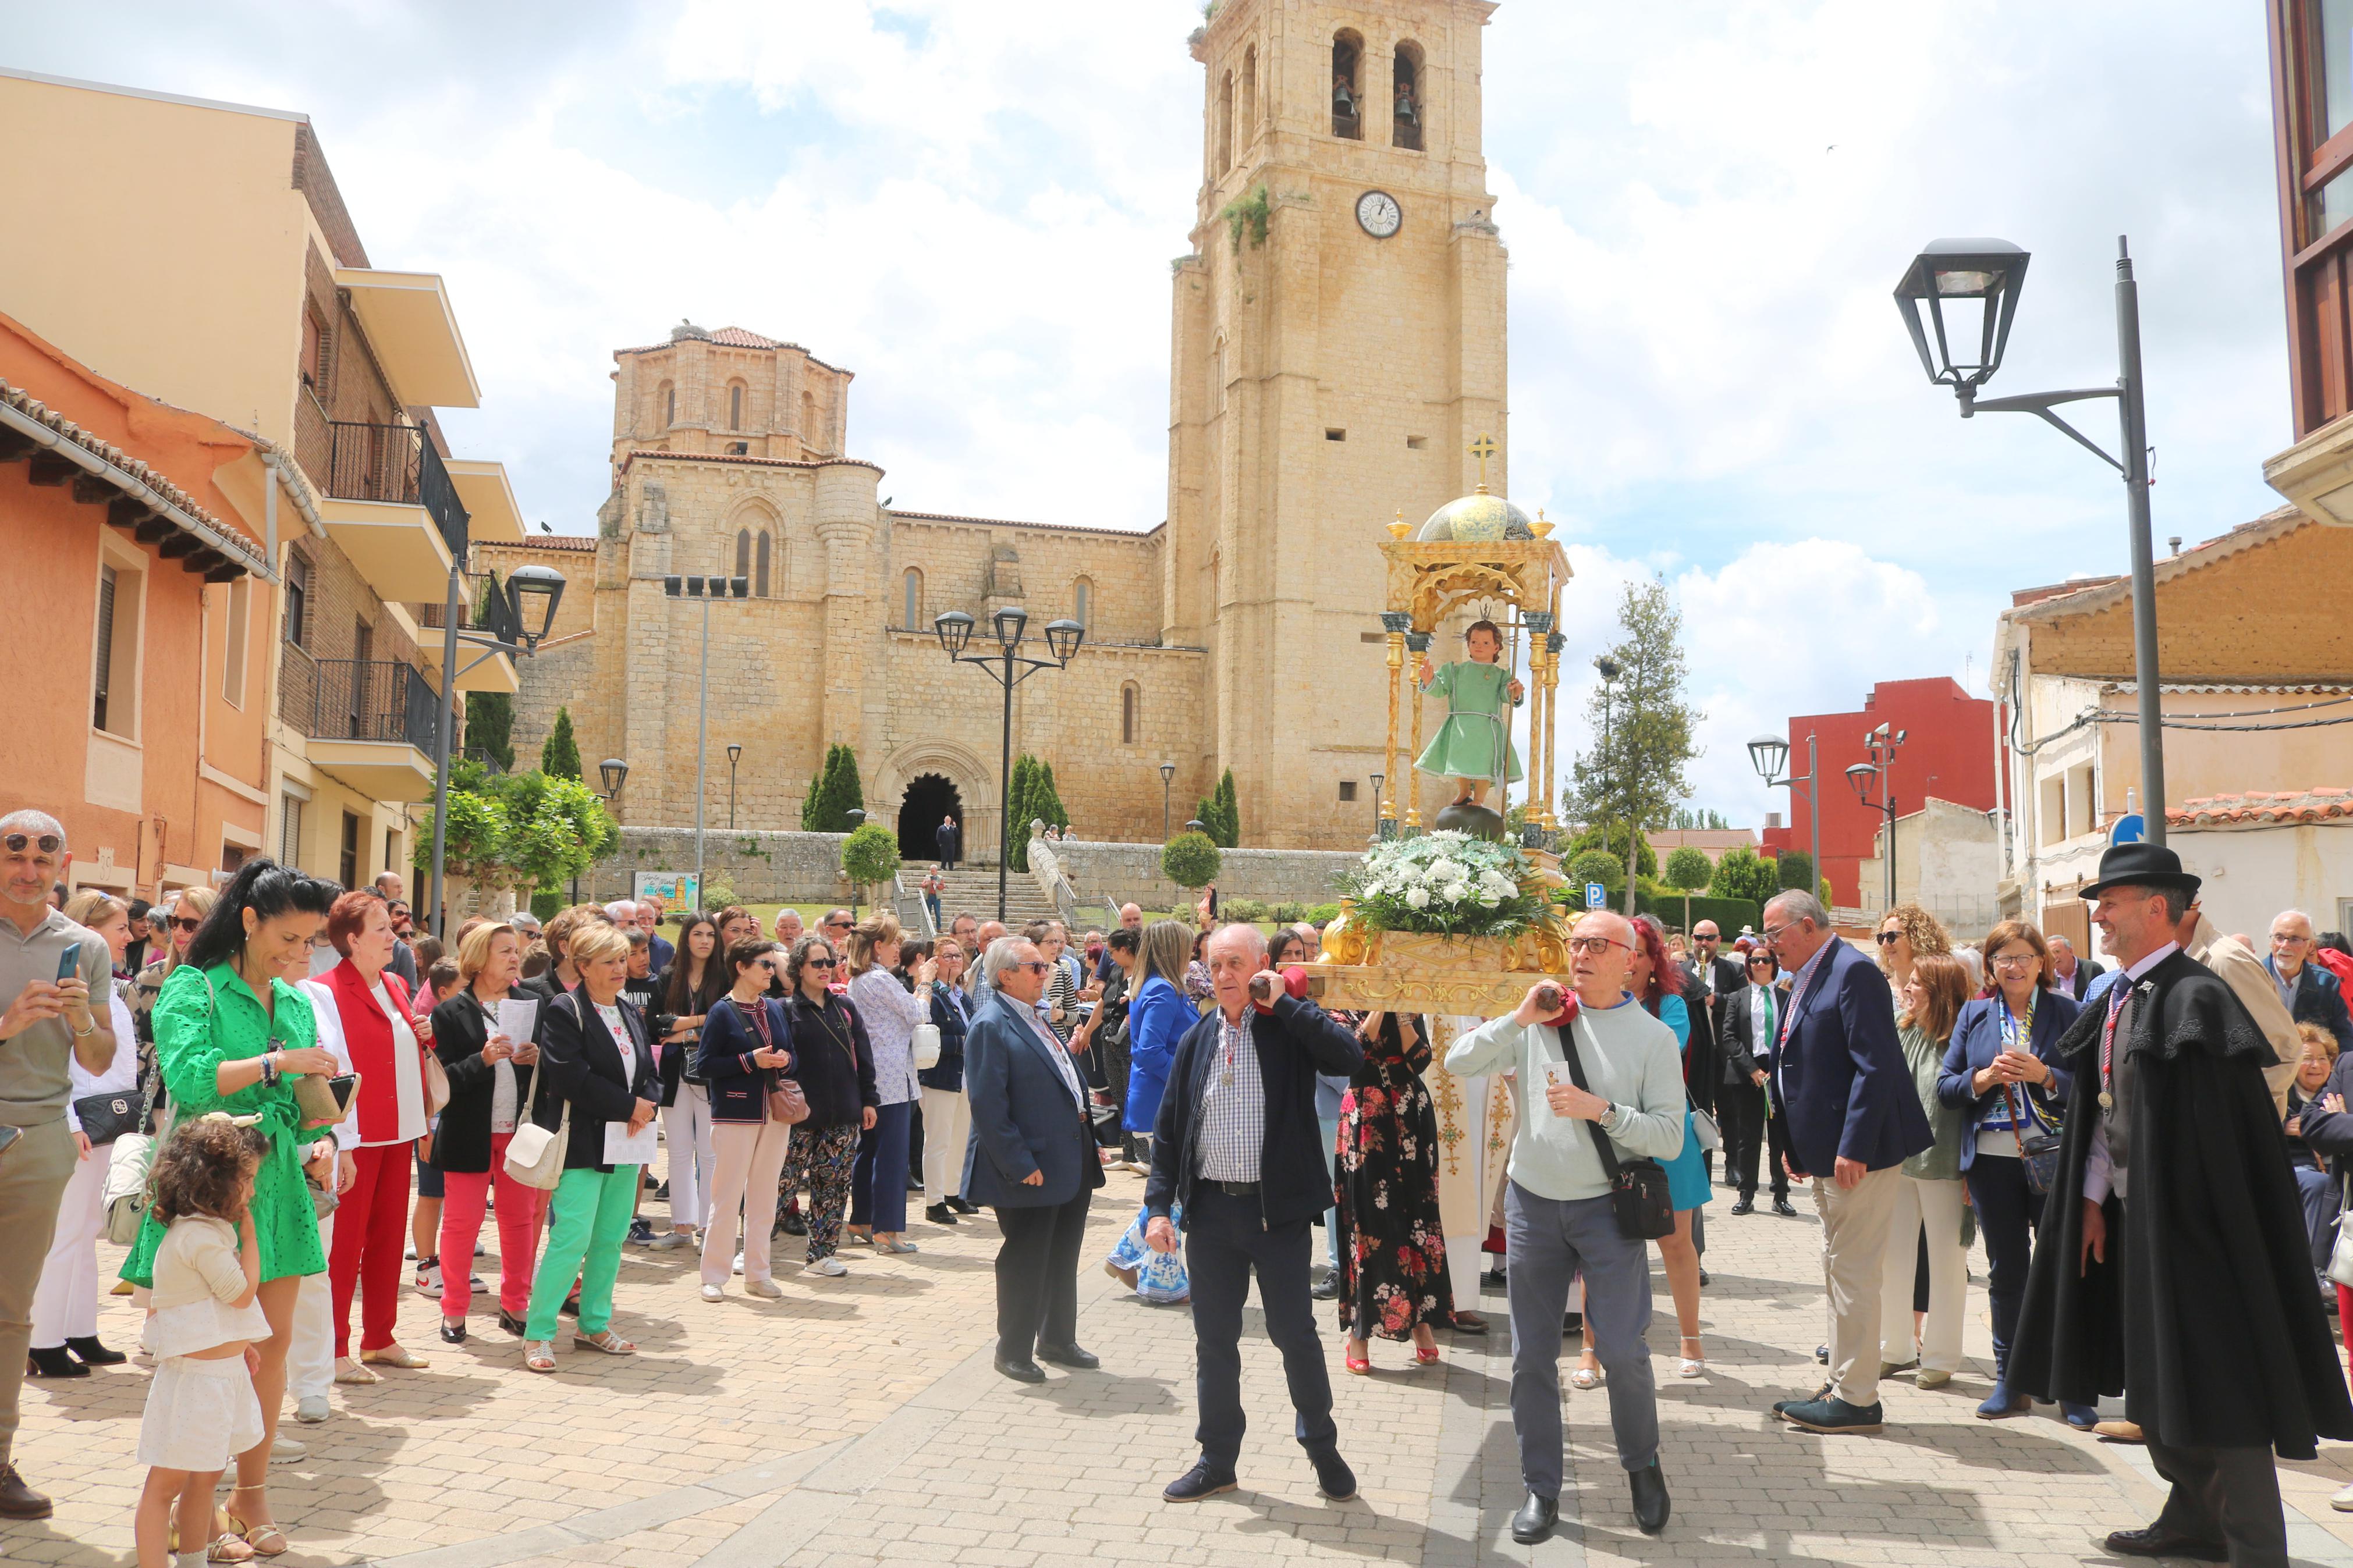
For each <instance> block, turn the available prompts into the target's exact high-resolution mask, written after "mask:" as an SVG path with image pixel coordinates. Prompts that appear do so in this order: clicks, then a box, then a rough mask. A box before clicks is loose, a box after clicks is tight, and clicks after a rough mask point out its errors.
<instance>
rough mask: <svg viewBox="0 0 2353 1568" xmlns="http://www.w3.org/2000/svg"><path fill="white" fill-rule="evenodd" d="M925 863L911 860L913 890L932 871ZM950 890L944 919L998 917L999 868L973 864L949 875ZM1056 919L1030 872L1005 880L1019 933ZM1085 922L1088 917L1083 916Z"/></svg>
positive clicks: (1009, 917)
mask: <svg viewBox="0 0 2353 1568" xmlns="http://www.w3.org/2000/svg"><path fill="white" fill-rule="evenodd" d="M929 869H930V865H929V864H928V863H926V862H924V861H920V860H911V861H909V862H908V863H907V866H906V869H905V870H904V871H903V872H902V875H903V876H905V877H906V879H907V884H908V886H910V887H913V885H915V884H916V883H917V882H919V881H921V880H922V879H923V873H924V872H925V871H928V870H929ZM947 882H948V885H947V889H946V891H944V892H943V893H942V894H940V911H941V914H942V916H943V918H944V919H945V920H951V921H952V920H954V919H955V917H956V916H957V914H959V913H962V912H969V913H972V914H976V915H978V916H979V917H980V918H981V919H982V920H985V921H987V920H994V919H996V918H997V868H996V867H995V866H994V865H989V866H986V867H977V866H974V865H972V864H970V863H969V862H967V863H965V864H963V865H959V866H958V867H957V868H955V870H953V871H950V872H949V873H947ZM1053 918H1055V914H1054V904H1053V900H1050V899H1049V898H1047V897H1046V895H1045V893H1044V892H1042V891H1041V890H1039V887H1038V883H1037V879H1035V878H1033V877H1031V876H1030V875H1029V872H1027V871H1021V870H1015V871H1010V872H1008V873H1007V874H1006V879H1005V923H1006V925H1007V926H1008V927H1009V928H1011V929H1012V930H1014V931H1019V930H1020V929H1021V928H1022V927H1023V926H1025V925H1027V924H1028V923H1029V921H1041V920H1051V919H1053ZM1080 918H1081V919H1082V920H1083V919H1086V918H1088V917H1087V916H1086V915H1084V914H1082V915H1081V917H1080Z"/></svg>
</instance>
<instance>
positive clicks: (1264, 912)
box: [1218, 898, 1274, 921]
mask: <svg viewBox="0 0 2353 1568" xmlns="http://www.w3.org/2000/svg"><path fill="white" fill-rule="evenodd" d="M1218 918H1219V920H1225V921H1264V920H1272V919H1273V918H1274V915H1273V914H1272V912H1271V910H1268V908H1267V906H1266V904H1265V903H1264V902H1263V901H1261V900H1258V899H1243V898H1232V899H1219V900H1218Z"/></svg>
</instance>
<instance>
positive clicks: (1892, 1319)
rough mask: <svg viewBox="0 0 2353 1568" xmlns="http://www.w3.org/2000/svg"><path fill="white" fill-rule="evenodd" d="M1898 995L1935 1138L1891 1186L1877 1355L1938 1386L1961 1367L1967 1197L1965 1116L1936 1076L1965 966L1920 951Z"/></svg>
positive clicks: (1964, 998) (1899, 1023)
mask: <svg viewBox="0 0 2353 1568" xmlns="http://www.w3.org/2000/svg"><path fill="white" fill-rule="evenodd" d="M1882 945H1883V946H1884V945H1885V944H1882ZM1902 996H1903V1005H1902V1007H1901V1008H1900V1009H1899V1010H1898V1011H1897V1013H1896V1016H1895V1025H1896V1034H1897V1036H1898V1037H1899V1038H1901V1039H1902V1041H1903V1042H1904V1059H1905V1062H1906V1063H1907V1064H1908V1065H1909V1066H1910V1067H1911V1069H1912V1079H1913V1088H1914V1091H1915V1093H1917V1094H1918V1095H1919V1097H1920V1106H1921V1109H1922V1110H1925V1111H1926V1112H1927V1115H1928V1125H1929V1127H1930V1129H1931V1130H1933V1131H1935V1133H1936V1142H1934V1143H1932V1144H1930V1145H1929V1146H1928V1147H1927V1148H1926V1149H1923V1150H1922V1151H1920V1152H1918V1153H1917V1154H1915V1155H1913V1156H1912V1157H1911V1158H1910V1159H1908V1160H1906V1161H1905V1162H1904V1180H1903V1182H1902V1184H1899V1185H1898V1186H1897V1188H1896V1191H1895V1212H1894V1215H1893V1216H1892V1217H1891V1218H1890V1219H1889V1220H1888V1226H1887V1259H1886V1268H1885V1270H1884V1272H1883V1274H1882V1276H1881V1283H1880V1293H1879V1301H1880V1324H1881V1327H1880V1335H1879V1340H1880V1349H1879V1359H1880V1362H1881V1363H1882V1364H1883V1365H1885V1366H1889V1367H1893V1368H1895V1369H1897V1370H1899V1371H1900V1370H1902V1369H1903V1368H1904V1367H1905V1366H1907V1365H1910V1364H1913V1363H1917V1364H1918V1366H1919V1369H1920V1370H1919V1373H1918V1375H1917V1376H1916V1377H1915V1380H1914V1381H1915V1382H1916V1383H1917V1384H1919V1385H1920V1386H1921V1387H1922V1388H1942V1387H1943V1386H1944V1385H1945V1384H1948V1383H1950V1382H1952V1380H1953V1373H1955V1372H1957V1371H1958V1370H1959V1369H1960V1364H1961V1310H1962V1300H1963V1298H1964V1297H1965V1296H1966V1295H1967V1294H1968V1288H1969V1248H1968V1234H1969V1221H1968V1197H1967V1194H1966V1193H1965V1192H1964V1191H1963V1188H1962V1184H1961V1138H1962V1135H1963V1133H1964V1132H1965V1131H1966V1130H1967V1127H1968V1118H1967V1117H1966V1116H1964V1115H1963V1114H1962V1113H1961V1112H1960V1110H1958V1109H1957V1108H1956V1107H1953V1106H1949V1105H1947V1104H1945V1103H1943V1102H1942V1101H1941V1100H1938V1098H1937V1096H1936V1079H1937V1076H1938V1075H1939V1073H1940V1072H1941V1071H1942V1068H1943V1063H1944V1060H1945V1047H1946V1046H1947V1043H1948V1042H1949V1041H1950V1040H1951V1039H1952V1037H1953V1026H1954V1025H1955V1024H1957V1022H1959V1020H1960V1016H1961V1009H1962V1008H1964V1007H1966V1006H1968V1001H1969V967H1968V964H1966V963H1962V962H1961V961H1960V960H1959V959H1957V958H1956V957H1954V956H1953V955H1952V954H1951V953H1949V952H1921V953H1917V954H1915V956H1914V957H1913V959H1912V961H1911V963H1910V966H1909V969H1908V972H1907V973H1906V974H1905V981H1904V988H1903V992H1902ZM1924 1258H1925V1259H1926V1261H1925V1262H1924V1261H1923V1259H1924ZM1907 1309H1909V1310H1910V1316H1909V1317H1908V1318H1907V1317H1906V1315H1905V1313H1906V1310H1907ZM1915 1338H1916V1343H1915Z"/></svg>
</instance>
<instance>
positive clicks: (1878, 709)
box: [1762, 675, 1995, 905]
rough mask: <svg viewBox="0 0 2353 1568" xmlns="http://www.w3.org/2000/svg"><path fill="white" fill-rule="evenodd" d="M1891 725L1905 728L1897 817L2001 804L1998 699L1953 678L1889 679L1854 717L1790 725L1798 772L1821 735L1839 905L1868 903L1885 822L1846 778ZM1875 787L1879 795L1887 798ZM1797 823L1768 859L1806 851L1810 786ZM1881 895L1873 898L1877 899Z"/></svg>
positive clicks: (1824, 869) (1768, 847)
mask: <svg viewBox="0 0 2353 1568" xmlns="http://www.w3.org/2000/svg"><path fill="white" fill-rule="evenodd" d="M1882 724H1885V725H1886V726H1888V728H1889V729H1890V730H1891V731H1895V730H1901V731H1905V742H1904V745H1903V747H1902V749H1900V750H1899V751H1898V752H1896V753H1895V768H1894V779H1895V805H1896V811H1897V813H1898V815H1901V814H1903V813H1905V812H1912V811H1917V810H1919V809H1920V804H1921V802H1922V801H1923V800H1925V799H1926V797H1927V796H1929V795H1935V796H1936V797H1937V798H1938V799H1940V800H1949V801H1952V802H1953V803H1955V804H1956V805H1968V806H1974V807H1976V808H1977V809H1978V810H1980V811H1991V810H1992V809H1993V808H1994V805H1995V801H1994V725H1993V703H1992V702H1991V701H1990V700H1988V699H1986V698H1983V697H1972V696H1970V695H1969V694H1968V692H1967V691H1964V690H1962V689H1961V686H1960V683H1959V682H1958V681H1957V680H1954V679H1950V678H1949V677H1947V676H1941V675H1940V676H1935V677H1932V678H1930V679H1926V680H1883V681H1881V682H1879V683H1878V684H1877V685H1875V686H1873V688H1872V689H1871V695H1870V696H1868V697H1866V698H1864V699H1863V701H1862V707H1861V708H1860V709H1858V710H1855V711H1854V712H1852V713H1810V714H1803V715H1800V716H1799V717H1797V718H1794V719H1791V720H1790V721H1789V728H1788V741H1789V769H1790V771H1792V772H1796V773H1802V772H1804V771H1805V766H1806V737H1807V735H1808V734H1811V735H1813V737H1814V739H1815V745H1816V748H1817V751H1818V753H1819V756H1820V776H1821V796H1822V798H1821V808H1822V866H1821V875H1823V876H1824V877H1827V878H1829V879H1830V884H1831V896H1832V898H1833V900H1834V901H1836V902H1837V903H1840V904H1846V905H1852V904H1857V903H1861V902H1863V901H1865V900H1862V897H1861V892H1862V889H1861V887H1860V881H1861V868H1862V862H1863V861H1865V860H1867V859H1869V858H1871V856H1872V847H1873V846H1872V836H1873V834H1874V833H1876V832H1877V831H1878V829H1879V826H1880V824H1881V823H1882V822H1883V821H1884V820H1885V817H1884V816H1883V814H1882V813H1881V812H1880V811H1879V809H1878V808H1877V806H1876V805H1863V803H1862V801H1861V800H1859V799H1857V798H1856V796H1855V793H1854V789H1853V787H1852V785H1850V784H1848V783H1847V781H1846V770H1847V769H1848V768H1849V767H1851V766H1852V765H1853V764H1854V763H1863V762H1869V761H1870V760H1871V758H1870V754H1869V752H1867V751H1866V750H1865V749H1864V739H1865V737H1866V736H1868V735H1869V734H1870V733H1871V731H1873V730H1875V729H1877V728H1878V727H1879V726H1880V725H1882ZM1878 798H1879V797H1878V794H1877V792H1876V791H1875V790H1874V792H1873V801H1874V802H1875V801H1876V800H1877V799H1878ZM1788 800H1789V805H1788V811H1787V813H1786V814H1785V816H1786V819H1787V821H1788V823H1789V826H1787V827H1768V828H1766V829H1765V830H1764V833H1763V835H1762V837H1763V840H1764V853H1766V854H1767V855H1778V854H1780V853H1781V852H1782V851H1783V850H1787V849H1795V850H1797V851H1799V852H1800V853H1803V852H1804V850H1805V847H1806V841H1807V834H1808V831H1809V820H1808V816H1807V803H1806V797H1805V793H1804V791H1803V790H1802V789H1792V790H1791V791H1790V792H1789V796H1788ZM1876 897H1877V894H1876V893H1874V894H1873V898H1874V900H1875V899H1876Z"/></svg>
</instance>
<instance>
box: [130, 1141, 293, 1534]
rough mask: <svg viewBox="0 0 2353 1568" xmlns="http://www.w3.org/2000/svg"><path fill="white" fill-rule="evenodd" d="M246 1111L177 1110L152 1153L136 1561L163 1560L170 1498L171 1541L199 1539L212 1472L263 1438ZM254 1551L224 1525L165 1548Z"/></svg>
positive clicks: (257, 1148) (206, 1520)
mask: <svg viewBox="0 0 2353 1568" xmlns="http://www.w3.org/2000/svg"><path fill="white" fill-rule="evenodd" d="M256 1120H257V1119H256V1118H253V1117H239V1116H230V1115H228V1114H227V1113H226V1112H223V1111H215V1112H213V1113H212V1114H211V1115H209V1116H200V1117H197V1118H196V1119H195V1120H194V1121H185V1122H183V1123H181V1124H180V1126H179V1128H178V1129H177V1130H176V1131H174V1133H173V1134H172V1137H171V1141H170V1142H168V1143H166V1144H165V1145H164V1150H163V1152H161V1153H160V1154H158V1155H157V1156H156V1158H155V1174H154V1205H153V1206H154V1214H155V1217H156V1218H157V1219H158V1220H161V1221H163V1222H164V1224H165V1225H167V1226H169V1227H170V1228H169V1229H168V1230H167V1231H166V1232H165V1233H164V1241H163V1245H162V1246H161V1247H158V1248H157V1249H156V1253H155V1287H154V1295H153V1303H152V1305H153V1312H152V1314H151V1315H150V1316H149V1317H148V1319H147V1326H146V1331H145V1332H144V1333H143V1334H142V1336H141V1338H142V1343H144V1344H145V1346H146V1348H147V1350H148V1351H149V1352H151V1353H152V1354H153V1356H154V1357H155V1378H154V1381H153V1383H151V1384H149V1385H148V1388H147V1413H146V1415H145V1416H144V1417H143V1418H142V1420H141V1422H140V1425H139V1460H140V1462H141V1463H142V1464H144V1465H148V1466H150V1467H152V1468H150V1469H149V1470H148V1472H147V1487H146V1489H145V1490H144V1491H143V1492H142V1493H141V1494H140V1498H139V1511H138V1513H137V1516H136V1518H135V1520H134V1521H133V1535H134V1539H135V1540H136V1541H137V1543H138V1548H139V1568H166V1564H168V1563H172V1562H174V1551H173V1540H174V1533H175V1532H174V1531H172V1529H171V1525H172V1524H173V1523H174V1519H173V1510H174V1504H175V1503H176V1504H177V1508H178V1518H177V1521H176V1522H177V1524H178V1526H179V1528H178V1530H177V1531H176V1540H177V1542H200V1541H204V1540H206V1537H207V1536H208V1535H209V1534H210V1532H211V1530H212V1524H213V1489H214V1488H215V1487H216V1486H217V1485H218V1484H219V1481H220V1478H221V1472H222V1471H223V1470H225V1469H227V1468H228V1464H229V1461H230V1459H232V1458H235V1457H236V1456H237V1455H238V1454H241V1453H243V1452H245V1451H246V1450H247V1449H248V1448H250V1447H253V1446H254V1445H255V1444H257V1443H259V1442H260V1441H262V1436H263V1426H262V1420H261V1401H260V1400H259V1398H257V1397H256V1396H255V1394H254V1392H253V1376H252V1373H253V1368H254V1365H255V1362H256V1357H255V1354H254V1351H253V1349H252V1346H253V1344H254V1342H256V1341H258V1340H264V1339H267V1338H269V1320H268V1319H266V1318H264V1317H263V1316H262V1312H261V1308H260V1307H259V1304H257V1303H256V1301H255V1300H254V1296H255V1293H256V1292H257V1291H258V1290H259V1289H260V1286H261V1253H260V1248H259V1245H258V1244H257V1243H256V1242H255V1240H254V1235H253V1217H252V1215H251V1214H250V1213H249V1212H248V1205H249V1204H250V1202H251V1200H252V1197H253V1177H254V1173H255V1172H256V1171H257V1170H259V1168H260V1165H261V1158H262V1155H263V1154H264V1153H265V1152H267V1151H268V1149H269V1143H268V1141H267V1140H266V1139H265V1138H263V1136H262V1135H261V1134H260V1133H259V1131H256V1130H255V1129H254V1128H253V1126H252V1125H251V1124H252V1123H253V1122H254V1121H256ZM253 1554H254V1552H253V1548H252V1547H251V1546H250V1545H248V1544H247V1543H246V1542H244V1541H242V1540H240V1539H238V1538H237V1536H235V1535H231V1534H223V1535H221V1536H219V1537H217V1538H216V1539H214V1540H213V1541H212V1542H211V1544H210V1545H209V1546H208V1547H206V1548H205V1549H203V1550H201V1551H199V1550H196V1549H194V1548H190V1549H189V1550H186V1551H183V1552H178V1553H177V1554H176V1560H177V1561H178V1562H179V1563H206V1562H210V1563H243V1562H246V1561H248V1560H249V1559H250V1558H251V1557H252V1556H253Z"/></svg>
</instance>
